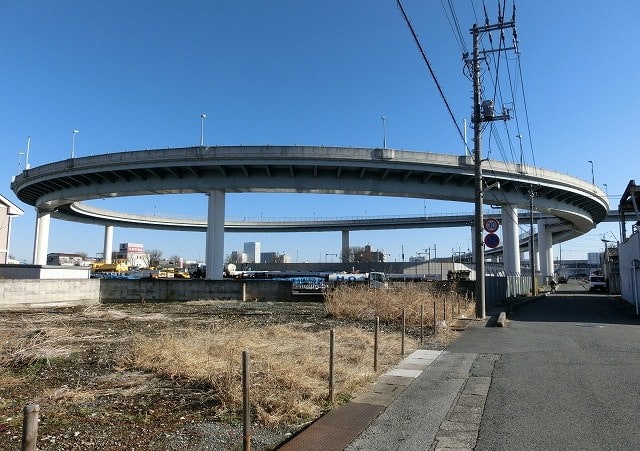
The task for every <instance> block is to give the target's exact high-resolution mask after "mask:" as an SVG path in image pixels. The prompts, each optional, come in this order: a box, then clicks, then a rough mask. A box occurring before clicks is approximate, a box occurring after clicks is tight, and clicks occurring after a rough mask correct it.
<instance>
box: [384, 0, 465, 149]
mask: <svg viewBox="0 0 640 451" xmlns="http://www.w3.org/2000/svg"><path fill="white" fill-rule="evenodd" d="M396 3H397V5H398V8H399V9H400V12H401V13H402V17H403V18H404V21H405V22H406V24H407V27H409V31H411V35H412V36H413V40H414V41H415V43H416V45H417V46H418V50H419V51H420V54H421V55H422V60H423V61H424V62H425V64H426V65H427V68H428V69H429V73H430V74H431V78H432V79H433V81H434V83H435V84H436V87H437V88H438V92H439V93H440V97H441V98H442V101H443V102H444V104H445V106H446V108H447V111H448V112H449V116H451V120H452V121H453V125H454V126H455V128H456V130H457V131H458V134H459V135H460V139H461V140H462V142H463V143H464V142H465V141H464V133H462V130H461V129H460V126H459V125H458V122H457V121H456V118H455V116H454V115H453V111H452V110H451V106H450V105H449V102H448V101H447V98H446V97H445V95H444V92H443V91H442V87H441V86H440V83H439V82H438V78H437V77H436V74H435V73H434V71H433V68H432V67H431V63H430V62H429V59H428V58H427V54H426V53H425V51H424V49H423V48H422V45H421V44H420V40H419V39H418V36H417V35H416V32H415V31H414V29H413V26H412V25H411V21H410V20H409V17H408V16H407V13H406V12H405V10H404V7H403V6H402V3H401V1H400V0H396Z"/></svg>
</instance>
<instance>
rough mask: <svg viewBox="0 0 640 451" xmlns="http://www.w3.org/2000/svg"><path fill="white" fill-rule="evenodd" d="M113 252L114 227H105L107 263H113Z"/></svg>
mask: <svg viewBox="0 0 640 451" xmlns="http://www.w3.org/2000/svg"><path fill="white" fill-rule="evenodd" d="M112 252H113V226H105V227H104V249H103V254H102V255H103V257H104V258H103V260H104V262H105V263H111V253H112Z"/></svg>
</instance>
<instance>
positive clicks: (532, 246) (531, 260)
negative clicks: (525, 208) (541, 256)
mask: <svg viewBox="0 0 640 451" xmlns="http://www.w3.org/2000/svg"><path fill="white" fill-rule="evenodd" d="M534 195H535V193H534V192H533V186H532V187H531V188H530V189H529V211H530V213H531V215H530V216H529V265H530V266H531V296H535V295H536V249H535V243H534V235H533V196H534Z"/></svg>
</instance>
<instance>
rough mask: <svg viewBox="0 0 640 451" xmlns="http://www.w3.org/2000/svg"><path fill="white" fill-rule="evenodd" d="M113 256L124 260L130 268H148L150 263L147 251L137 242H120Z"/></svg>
mask: <svg viewBox="0 0 640 451" xmlns="http://www.w3.org/2000/svg"><path fill="white" fill-rule="evenodd" d="M114 257H115V259H116V260H125V261H126V262H127V266H128V267H130V268H148V267H149V264H150V256H149V253H148V252H145V251H144V246H143V245H142V244H138V243H120V249H119V250H118V252H116V253H115V256H114Z"/></svg>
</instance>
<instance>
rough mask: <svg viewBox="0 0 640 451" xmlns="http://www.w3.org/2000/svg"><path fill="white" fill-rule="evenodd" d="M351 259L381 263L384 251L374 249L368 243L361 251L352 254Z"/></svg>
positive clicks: (359, 261) (360, 261) (358, 261)
mask: <svg viewBox="0 0 640 451" xmlns="http://www.w3.org/2000/svg"><path fill="white" fill-rule="evenodd" d="M353 261H354V262H356V263H382V262H384V253H383V252H379V251H376V250H374V249H373V248H372V247H371V245H370V244H367V245H366V246H365V247H364V249H363V250H362V251H359V252H356V253H355V254H354V255H353Z"/></svg>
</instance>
